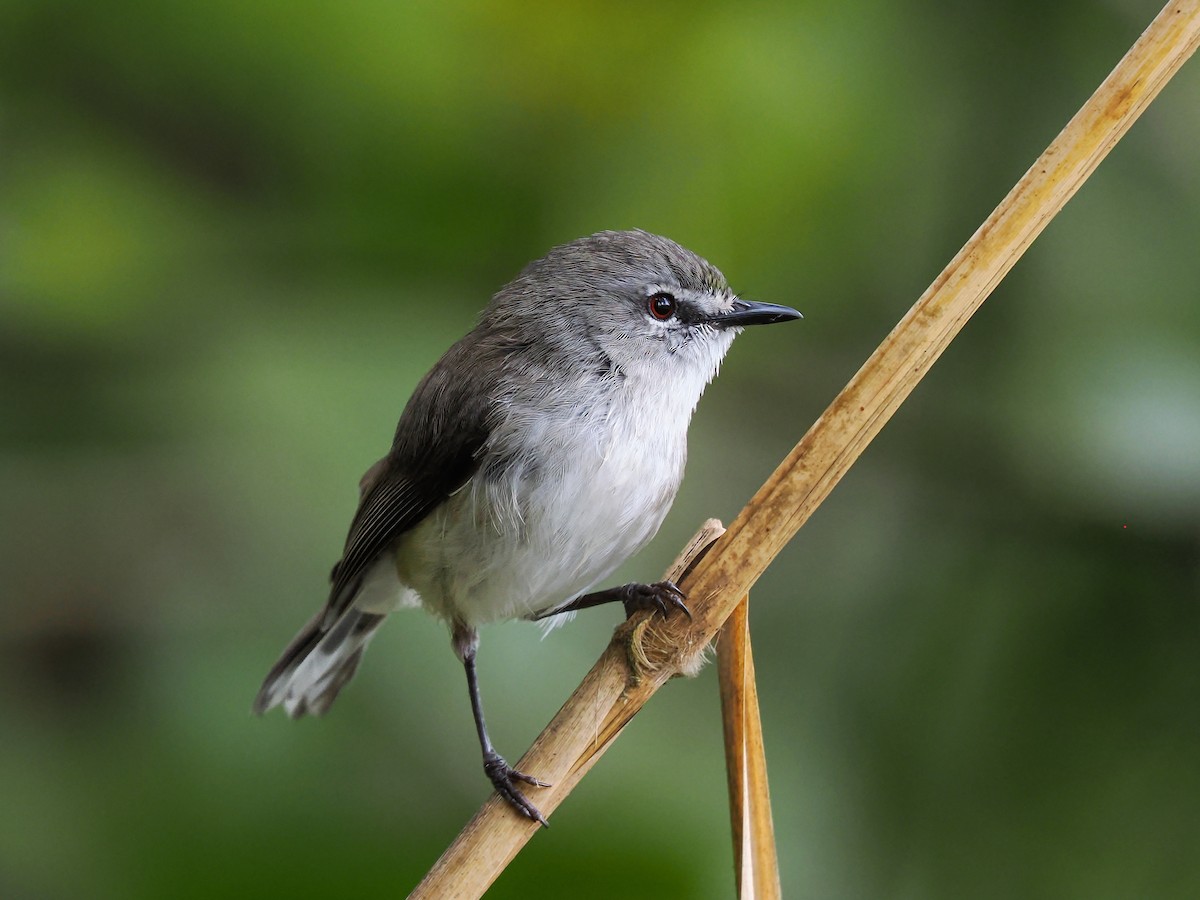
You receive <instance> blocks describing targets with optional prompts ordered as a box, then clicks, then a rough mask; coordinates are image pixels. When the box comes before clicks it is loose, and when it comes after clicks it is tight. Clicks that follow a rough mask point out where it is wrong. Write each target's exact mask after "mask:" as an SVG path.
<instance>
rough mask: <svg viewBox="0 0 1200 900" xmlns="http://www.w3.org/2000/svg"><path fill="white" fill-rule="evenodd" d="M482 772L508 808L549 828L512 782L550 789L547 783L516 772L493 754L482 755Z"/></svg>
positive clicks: (535, 808)
mask: <svg viewBox="0 0 1200 900" xmlns="http://www.w3.org/2000/svg"><path fill="white" fill-rule="evenodd" d="M483 771H484V774H485V775H487V777H488V780H489V781H491V782H492V786H493V787H495V788H496V793H497V794H499V795H500V796H501V797H503V798H504V800H505V801H506V802H507V803H508V805H509V806H511V807H512V808H513V809H515V810H516V811H517V812H518V813H520V814H521V815H523V816H525V818H527V819H532V820H533V821H534V822H537V823H539V824H540V825H541V826H542V827H543V828H549V827H550V823H549V822H547V821H546V817H545V816H543V815H542V814H541V812H540V811H539V810H538V808H537V807H536V806H534V805H533V804H532V803H530V802H529V800H528V799H527V798H526V797H525V795H524V794H522V793H521V792H520V791H519V790H517V788H516V785H514V784H513V782H514V781H522V782H524V783H525V784H529V785H533V786H534V787H550V785H549V784H548V783H547V782H545V781H541V780H539V779H537V778H534V777H533V776H531V775H526V774H525V773H524V772H518V771H517V770H516V769H514V768H513V767H512V766H510V765H509V764H508V762H507V761H506V760H505V759H504V757H503V756H501V755H500V754H499V753H495V752H492V753H488V754H485V755H484V757H483Z"/></svg>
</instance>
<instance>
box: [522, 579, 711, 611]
mask: <svg viewBox="0 0 1200 900" xmlns="http://www.w3.org/2000/svg"><path fill="white" fill-rule="evenodd" d="M685 599H686V595H685V594H684V593H683V591H681V590H680V589H679V588H678V587H677V586H676V585H675V583H674V582H671V581H659V582H656V583H655V584H636V583H635V584H623V585H621V586H620V587H611V588H606V589H604V590H603V591H596V592H595V593H594V594H584V595H583V596H582V597H576V598H575V599H574V600H572V601H571V602H570V603H568V604H566V605H565V606H559V607H557V608H555V609H548V610H546V611H544V612H540V613H538V614H537V615H536V616H533V618H534V619H535V620H536V619H544V618H546V617H547V616H557V615H558V614H559V613H565V612H576V611H578V610H581V609H590V608H591V607H593V606H600V605H601V604H602V603H616V602H618V601H620V602H621V603H622V604H624V606H625V617H626V618H628V617H629V616H632V615H633V614H634V613H635V612H637V611H638V610H640V609H648V610H651V611H656V612H660V613H662V614H663V615H664V616H666V615H669V614H670V612H671V610H672V609H677V610H679V611H680V612H682V613H683V614H684V615H685V616H687V617H688V618H689V619H690V618H691V617H692V611H691V610H690V609H688V608H687V604H686V603H684V602H683V601H684V600H685Z"/></svg>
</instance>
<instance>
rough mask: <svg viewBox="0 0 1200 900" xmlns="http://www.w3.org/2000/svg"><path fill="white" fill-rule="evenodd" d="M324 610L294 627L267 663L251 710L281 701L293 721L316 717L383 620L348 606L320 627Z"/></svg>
mask: <svg viewBox="0 0 1200 900" xmlns="http://www.w3.org/2000/svg"><path fill="white" fill-rule="evenodd" d="M324 613H325V611H324V610H322V611H321V612H319V613H317V614H316V615H315V616H313V618H312V620H311V621H310V622H309V623H308V624H307V625H305V626H304V627H303V628H302V629H300V633H299V634H298V635H296V637H295V638H293V639H292V642H291V643H290V644H288V646H287V649H286V650H284V651H283V655H282V656H281V657H279V662H277V663H275V665H274V666H272V667H271V671H270V672H268V673H267V677H266V680H265V681H263V686H262V688H261V689H259V692H258V696H257V697H255V698H254V707H253V709H254V711H255V712H256V713H258V714H260V715H261V714H262V713H264V712H266V711H267V710H268V709H270V708H271V707H273V706H279V705H280V704H282V705H283V708H284V709H285V710H287V714H288V715H289V716H291V717H292V718H293V719H298V718H300V716H303V715H305V714H306V713H311V714H312V715H314V716H319V715H322V714H323V713H324V712H325V711H326V710H327V709H329V707H330V705H331V704H332V703H333V701H334V699H335V698H336V697H337V695H338V691H340V690H341V689H342V688H343V687H344V686H345V685H346V682H348V681H349V680H350V679H351V678H352V677H353V676H354V670H355V669H357V668H358V661H359V660H360V659H362V654H363V651H364V650H365V649H366V648H367V643H368V642H369V641H370V640H371V636H372V635H373V634H374V633H375V629H376V628H378V627H379V624H380V623H381V622H382V621H383V620H384V618H385V616H381V615H376V614H374V613H367V612H363V611H362V610H359V609H355V608H354V607H353V606H351V607H350V608H349V609H347V610H346V611H345V612H344V613H342V615H341V616H340V617H339V618H338V619H337V620H336V621H335V622H334V623H333V625H331V626H328V627H323V623H322V618H323V616H324Z"/></svg>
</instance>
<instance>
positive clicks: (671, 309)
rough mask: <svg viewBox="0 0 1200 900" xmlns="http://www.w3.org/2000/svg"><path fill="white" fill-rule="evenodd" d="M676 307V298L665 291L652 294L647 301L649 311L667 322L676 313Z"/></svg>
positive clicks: (661, 320) (659, 319)
mask: <svg viewBox="0 0 1200 900" xmlns="http://www.w3.org/2000/svg"><path fill="white" fill-rule="evenodd" d="M675 308H676V303H675V298H674V297H672V296H671V295H670V294H668V293H666V292H665V291H659V292H658V293H657V294H651V295H650V299H649V300H647V301H646V309H647V311H648V312H649V313H650V315H652V316H654V318H656V319H658V321H660V322H665V321H667V319H669V318H671V316H673V315H675Z"/></svg>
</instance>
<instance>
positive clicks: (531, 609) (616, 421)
mask: <svg viewBox="0 0 1200 900" xmlns="http://www.w3.org/2000/svg"><path fill="white" fill-rule="evenodd" d="M703 374H706V373H700V375H703ZM646 376H647V373H639V372H632V373H627V374H626V375H625V376H624V377H623V378H621V379H617V378H615V377H614V378H613V383H612V390H611V391H610V392H609V394H608V397H607V400H606V402H605V403H603V404H597V405H595V406H593V407H590V408H582V407H580V406H578V405H571V404H568V403H565V402H557V403H552V404H551V408H552V409H553V412H552V413H551V414H547V413H546V412H545V410H546V408H547V407H546V404H545V402H543V403H541V404H540V409H539V411H538V413H537V414H536V415H534V414H527V413H525V412H523V411H522V410H520V409H514V410H512V411H511V413H512V414H511V415H510V416H508V417H507V420H506V426H505V427H506V429H507V432H506V433H499V434H494V435H493V440H492V441H491V442H489V446H493V448H494V451H495V452H497V453H512V451H513V450H514V446H515V447H517V448H518V452H517V453H516V454H515V456H514V458H515V459H517V460H519V462H517V463H513V464H510V465H508V466H507V467H506V471H505V475H504V477H502V478H498V479H495V480H491V481H485V480H484V479H483V478H479V477H477V478H476V479H474V480H472V482H470V483H469V484H468V485H467V486H466V487H464V488H463V489H462V490H461V491H459V492H458V493H457V494H455V495H454V496H453V497H451V498H450V500H449V501H447V502H446V503H445V504H443V505H442V506H441V507H440V508H439V509H438V510H437V511H436V512H435V513H434V514H432V515H431V516H430V517H429V519H427V520H426V521H425V522H423V523H422V524H421V525H420V526H418V528H416V529H414V530H413V531H412V532H410V533H409V535H407V536H406V538H405V539H404V540H403V541H402V542H401V545H400V546H399V548H398V553H397V566H398V572H399V575H400V578H401V581H402V582H403V583H404V584H405V585H407V586H409V587H410V588H412V589H413V590H414V591H416V593H417V594H419V595H420V600H421V603H422V605H424V606H426V607H427V608H429V609H430V610H431V611H432V612H434V613H436V614H438V615H439V616H441V617H443V618H445V619H447V620H455V619H457V620H460V621H462V622H464V623H466V624H468V625H472V626H474V625H478V624H483V623H486V622H491V621H498V620H503V619H510V618H516V617H522V616H528V615H530V614H533V613H537V612H541V611H544V610H547V609H550V608H553V607H556V606H560V605H562V604H564V603H566V602H568V601H569V600H571V599H574V598H575V597H577V596H579V595H580V594H583V593H584V592H586V591H587V590H588V589H589V588H591V587H593V586H594V585H596V583H597V582H598V581H600V580H601V579H603V578H605V577H606V576H607V575H609V574H610V573H611V572H612V570H613V569H615V568H616V567H617V566H618V565H620V564H621V563H622V562H624V561H625V560H626V559H628V558H629V556H631V555H632V554H633V553H635V552H637V550H639V549H640V548H641V547H642V546H643V545H644V544H645V543H646V542H647V541H648V540H649V539H650V538H651V537H653V536H654V534H655V533H656V532H657V531H658V527H659V525H661V524H662V520H663V518H664V517H665V516H666V514H667V510H668V509H669V508H670V506H671V502H672V501H673V500H674V499H675V493H676V491H677V490H678V488H679V483H680V480H681V479H682V477H683V468H684V462H685V460H686V457H687V427H688V423H689V421H690V419H691V414H692V410H693V409H694V408H695V404H696V401H697V400H698V399H699V396H700V393H701V391H702V390H703V388H704V384H705V383H706V382H707V378H704V377H697V379H696V381H697V383H695V384H690V383H687V384H681V383H680V382H679V381H678V380H677V379H672V380H666V381H664V380H662V379H659V378H655V377H646ZM564 393H566V392H565V391H564ZM574 395H575V396H578V395H579V393H578V391H575V392H574ZM545 400H546V398H543V401H545ZM519 448H524V449H523V450H521V449H519Z"/></svg>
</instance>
